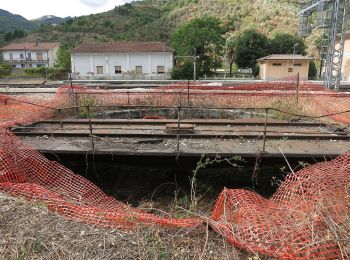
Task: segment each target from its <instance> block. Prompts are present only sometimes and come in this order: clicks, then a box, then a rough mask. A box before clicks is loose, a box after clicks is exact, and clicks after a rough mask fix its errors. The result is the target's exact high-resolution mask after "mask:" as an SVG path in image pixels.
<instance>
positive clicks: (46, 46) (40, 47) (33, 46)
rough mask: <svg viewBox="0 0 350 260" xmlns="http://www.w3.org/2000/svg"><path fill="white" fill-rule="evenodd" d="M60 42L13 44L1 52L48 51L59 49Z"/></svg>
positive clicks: (3, 48)
mask: <svg viewBox="0 0 350 260" xmlns="http://www.w3.org/2000/svg"><path fill="white" fill-rule="evenodd" d="M59 45H60V44H59V43H58V42H38V43H35V42H30V43H11V44H9V45H6V46H4V47H2V48H0V50H2V51H16V50H28V51H46V50H51V49H53V48H55V47H58V46H59Z"/></svg>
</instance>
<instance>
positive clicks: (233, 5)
mask: <svg viewBox="0 0 350 260" xmlns="http://www.w3.org/2000/svg"><path fill="white" fill-rule="evenodd" d="M297 2H298V1H297V0H144V1H134V2H132V3H130V4H125V5H123V6H119V7H116V8H115V9H113V10H111V11H109V12H105V13H100V14H95V15H88V16H82V17H77V18H73V19H69V20H67V21H66V22H65V23H63V24H61V25H58V26H55V27H54V26H52V25H42V26H41V27H40V28H39V29H37V30H36V31H34V32H33V33H31V34H29V35H28V36H27V37H26V38H24V39H20V40H21V41H24V40H31V41H34V40H40V41H60V42H61V43H63V44H69V45H71V46H72V45H73V46H74V45H77V44H80V43H82V42H91V41H118V40H140V41H141V40H145V41H148V40H152V41H165V42H169V39H170V35H171V33H172V32H173V31H174V30H175V29H176V27H177V26H178V25H180V24H181V23H183V22H186V21H189V20H191V19H192V18H196V17H202V16H214V17H218V18H220V20H221V21H222V24H223V26H224V31H225V32H226V33H227V34H230V32H235V31H243V30H244V29H246V28H249V27H253V28H257V29H258V30H259V31H261V32H264V33H266V34H267V35H269V34H273V33H274V32H276V31H284V32H291V33H295V32H296V31H297V11H298V8H297Z"/></svg>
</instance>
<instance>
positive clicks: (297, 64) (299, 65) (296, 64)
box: [294, 63, 302, 67]
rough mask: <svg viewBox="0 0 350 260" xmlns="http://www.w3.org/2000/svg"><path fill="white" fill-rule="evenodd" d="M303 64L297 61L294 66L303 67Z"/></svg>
mask: <svg viewBox="0 0 350 260" xmlns="http://www.w3.org/2000/svg"><path fill="white" fill-rule="evenodd" d="M301 66H302V65H301V64H300V63H295V64H294V67H301Z"/></svg>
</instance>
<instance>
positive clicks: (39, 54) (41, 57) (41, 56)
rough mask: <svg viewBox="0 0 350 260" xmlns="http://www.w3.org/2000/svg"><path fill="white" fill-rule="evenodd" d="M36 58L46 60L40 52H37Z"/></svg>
mask: <svg viewBox="0 0 350 260" xmlns="http://www.w3.org/2000/svg"><path fill="white" fill-rule="evenodd" d="M36 59H37V60H44V59H43V54H42V53H40V52H39V53H37V54H36Z"/></svg>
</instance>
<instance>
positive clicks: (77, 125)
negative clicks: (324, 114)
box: [12, 119, 350, 141]
mask: <svg viewBox="0 0 350 260" xmlns="http://www.w3.org/2000/svg"><path fill="white" fill-rule="evenodd" d="M185 128H186V129H185ZM12 132H13V133H14V134H16V135H17V136H31V137H35V136H44V135H46V136H50V137H90V136H91V135H93V136H96V137H126V138H163V139H173V138H178V137H181V138H190V139H260V138H262V137H263V136H264V135H265V138H266V139H284V140H346V141H350V135H349V133H348V132H347V131H346V130H345V129H344V128H341V127H338V126H337V125H326V124H323V123H314V122H281V121H268V122H267V124H266V128H265V122H264V120H181V122H180V124H179V122H178V121H177V120H171V119H164V120H163V119H161V120H149V119H147V120H145V119H91V120H88V119H65V120H49V121H41V122H37V123H35V124H32V125H28V126H20V127H16V128H13V129H12Z"/></svg>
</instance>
